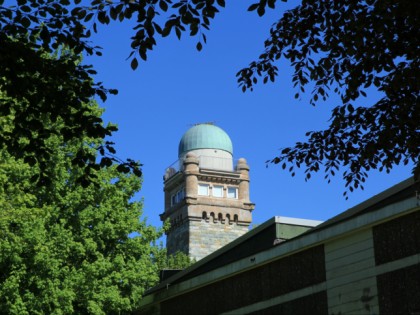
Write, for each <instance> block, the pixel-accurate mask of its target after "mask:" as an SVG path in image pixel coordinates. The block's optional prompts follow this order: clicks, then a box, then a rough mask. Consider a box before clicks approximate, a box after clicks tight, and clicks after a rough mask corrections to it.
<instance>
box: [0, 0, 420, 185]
mask: <svg viewBox="0 0 420 315" xmlns="http://www.w3.org/2000/svg"><path fill="white" fill-rule="evenodd" d="M0 3H1V4H2V6H1V7H0V41H1V45H0V49H2V51H1V54H0V58H2V59H1V60H0V78H1V79H0V84H1V88H2V90H4V91H6V93H7V95H8V96H10V97H12V98H18V99H21V100H22V101H23V103H24V104H26V105H25V106H26V107H23V108H22V111H21V113H19V115H16V120H15V127H14V128H15V129H14V130H13V131H11V133H10V134H6V135H4V136H3V132H2V133H0V143H3V144H5V145H6V147H7V149H8V151H9V153H10V154H12V155H14V156H16V157H21V156H22V157H26V161H27V162H28V163H32V164H33V163H36V164H38V165H40V166H41V168H40V170H41V178H43V179H44V180H48V176H44V175H45V174H44V175H43V173H42V171H43V169H44V167H45V164H46V163H48V158H49V156H50V152H49V150H48V148H47V147H46V146H45V140H46V139H47V138H48V137H49V135H51V134H52V131H51V130H50V129H48V126H45V125H43V123H42V119H41V117H40V115H39V114H40V113H43V114H46V115H51V117H52V118H54V117H56V116H58V117H61V118H62V119H63V120H64V121H65V122H66V125H65V126H64V127H63V129H62V130H57V131H56V132H57V133H59V134H61V135H63V136H66V137H67V138H68V139H72V138H73V137H77V135H78V134H79V133H80V132H83V133H85V134H86V135H88V136H90V137H94V138H97V139H104V137H105V136H107V135H109V134H111V133H112V131H114V129H113V127H102V124H101V121H98V120H95V119H93V118H92V117H86V115H85V114H84V113H85V109H84V108H83V103H84V101H86V99H90V98H91V97H97V98H100V99H102V100H105V99H106V97H107V94H108V93H116V91H115V90H112V89H106V88H105V87H104V86H103V85H102V83H95V82H93V81H92V80H88V77H89V75H90V74H94V73H95V72H94V69H92V68H91V67H90V66H87V65H82V64H74V62H72V60H69V59H68V57H65V58H62V57H60V58H57V59H56V60H54V61H51V60H48V61H46V60H45V59H44V58H43V57H42V56H43V52H52V51H55V50H56V49H57V48H58V47H60V45H62V44H65V45H66V46H67V47H69V49H71V50H72V51H74V52H75V53H76V54H79V53H81V54H97V55H100V54H101V50H100V47H97V46H95V45H94V44H92V42H90V37H91V34H92V33H93V32H97V30H98V25H100V24H109V23H111V22H112V21H119V22H122V21H125V20H134V21H135V25H134V27H133V35H132V37H131V48H132V52H131V54H130V56H129V58H130V59H131V67H132V68H133V69H136V68H137V67H138V65H139V59H142V60H146V59H147V55H148V53H149V52H150V51H151V50H152V49H153V48H154V46H155V45H156V39H157V38H158V37H165V36H168V35H170V34H175V36H177V37H178V38H181V36H182V34H183V33H185V32H187V33H188V34H189V35H190V36H195V37H196V38H197V46H196V47H197V49H198V50H201V49H202V47H203V44H204V43H205V42H206V31H207V30H208V29H209V27H210V24H211V20H212V19H213V18H214V17H215V15H216V14H217V13H218V12H219V10H220V9H221V8H223V7H224V6H225V1H224V0H217V1H215V0H176V1H171V0H148V1H128V0H123V1H115V2H114V1H108V0H107V1H105V0H92V1H88V2H86V3H81V2H80V0H74V1H73V2H70V1H69V0H43V1H39V0H18V1H17V4H16V5H14V6H11V7H6V6H4V5H3V3H4V2H3V1H1V0H0ZM276 4H278V1H277V0H260V1H258V2H257V3H255V4H253V5H251V6H250V7H249V10H250V11H254V10H255V11H257V13H258V14H259V15H260V16H262V15H264V14H265V12H266V10H267V9H274V8H275V6H276ZM419 29H420V28H419V8H418V5H416V2H415V1H411V0H399V1H390V0H368V1H357V0H344V1H331V0H321V1H317V0H303V1H302V3H301V4H300V5H297V6H296V7H295V8H294V9H292V10H290V11H287V12H286V13H285V14H284V15H283V16H282V17H281V18H280V19H279V21H278V22H277V23H275V24H274V25H273V27H272V28H271V30H270V37H269V38H268V39H267V40H266V42H265V51H264V52H263V53H262V54H261V56H260V58H259V59H258V60H257V61H255V62H252V63H251V64H250V65H249V67H247V68H244V69H242V70H241V71H239V72H238V74H237V76H238V82H239V85H240V87H241V88H242V89H243V90H244V91H246V90H249V89H251V90H252V88H253V86H254V85H255V84H256V83H257V82H258V80H259V79H260V78H261V79H262V81H263V82H264V83H266V82H268V81H275V78H276V77H277V75H279V72H278V69H277V66H276V61H277V60H278V59H280V58H285V59H288V60H290V62H291V64H292V66H293V67H294V75H293V78H292V81H293V83H294V85H295V87H296V88H297V90H298V92H297V93H296V97H297V98H299V96H300V93H303V92H304V91H305V88H306V87H308V86H309V87H310V88H311V89H312V93H311V100H310V103H311V104H312V105H314V104H316V103H317V102H319V101H320V100H326V99H327V98H328V97H329V94H330V93H337V94H338V95H339V96H340V97H341V103H340V104H338V105H337V106H336V107H335V108H334V110H333V111H332V116H331V124H330V126H329V128H328V129H326V130H321V131H311V132H308V133H307V137H308V138H307V140H306V142H299V143H297V144H296V145H295V146H294V147H290V148H285V149H283V150H282V151H281V153H280V155H279V156H277V157H275V158H274V159H272V160H271V162H273V163H276V164H282V165H283V168H286V167H287V168H288V169H289V170H290V171H291V172H292V175H293V174H294V170H295V168H296V167H304V168H305V172H306V179H309V178H310V176H311V174H312V173H313V172H317V171H318V170H320V169H321V168H324V169H325V172H326V178H327V179H328V180H329V178H330V176H333V175H334V174H335V172H336V171H337V170H339V169H343V168H344V169H345V172H344V173H343V176H344V179H345V181H346V185H347V186H348V187H349V190H350V191H352V190H353V189H354V188H358V187H363V182H364V181H365V179H366V177H367V171H369V170H370V169H375V168H378V169H379V170H386V171H387V172H389V171H390V170H391V169H392V167H393V166H394V165H398V164H400V163H403V164H407V163H409V162H414V164H415V165H416V170H417V172H418V170H419V159H418V156H419V153H420V152H419V147H420V145H419V132H418V123H417V122H418V121H419V115H420V114H419V106H418V94H419V80H418V76H417V69H418V68H419V57H418V56H419V47H420V45H419V43H418V38H419V35H420V34H419V32H420V31H419ZM58 77H62V78H64V80H58V81H57V78H58ZM70 78H72V79H73V78H74V79H75V81H73V83H72V85H70V86H67V85H66V84H60V83H61V81H64V82H67V81H68V79H70ZM41 79H42V80H41ZM38 86H39V88H38ZM21 87H24V88H21ZM43 88H46V90H45V93H44V90H43ZM369 88H374V89H377V90H378V91H379V92H381V93H382V94H383V97H382V98H381V99H380V100H379V101H377V102H376V103H374V104H364V105H363V106H360V105H358V104H355V102H356V100H358V99H359V98H360V97H364V96H366V93H367V90H368V89H369ZM73 91H77V93H73ZM64 100H66V101H65V103H64V104H63V102H64ZM27 110H28V115H25V113H26V111H27ZM7 112H8V104H7V103H2V104H0V113H1V115H4V114H7ZM38 130H39V131H40V132H38ZM12 135H18V136H22V137H26V138H28V139H29V140H30V142H29V144H27V145H25V146H22V145H21V144H20V143H19V141H18V140H16V138H13V137H12ZM98 150H99V152H100V153H101V154H103V159H102V161H101V163H96V162H95V161H93V160H92V159H91V156H90V155H88V154H87V155H86V154H85V153H84V152H80V154H79V155H78V158H77V159H78V160H77V161H75V163H79V164H80V165H81V164H84V165H85V172H84V175H83V178H82V182H84V183H89V181H90V180H91V177H90V174H91V169H92V168H98V167H106V166H109V165H111V164H112V163H113V162H119V163H120V165H121V166H120V170H121V171H126V172H128V171H129V170H130V167H131V168H133V169H135V170H136V172H137V173H138V174H139V175H140V174H141V172H140V169H139V166H140V165H138V164H136V163H134V162H133V161H131V160H128V161H127V162H122V161H119V160H118V159H116V158H115V156H114V155H113V154H114V152H115V150H114V149H113V147H112V143H108V144H107V145H103V146H101V147H99V148H98ZM107 154H109V155H107ZM41 182H42V181H41ZM346 193H347V192H346Z"/></svg>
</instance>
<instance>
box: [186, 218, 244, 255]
mask: <svg viewBox="0 0 420 315" xmlns="http://www.w3.org/2000/svg"><path fill="white" fill-rule="evenodd" d="M212 221H213V220H212V219H211V218H210V219H208V220H204V219H203V220H201V221H190V222H189V231H190V238H189V249H190V255H191V257H192V258H194V259H196V260H200V259H202V258H204V257H206V256H207V255H209V254H211V253H213V252H215V251H216V250H218V249H219V248H221V247H223V246H225V245H227V244H229V243H230V242H232V241H233V240H235V239H237V238H238V237H240V236H242V235H244V234H245V233H246V232H248V226H241V225H238V224H236V223H234V222H228V221H227V220H223V221H221V220H217V221H216V222H212Z"/></svg>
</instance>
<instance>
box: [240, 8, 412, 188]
mask: <svg viewBox="0 0 420 315" xmlns="http://www.w3.org/2000/svg"><path fill="white" fill-rule="evenodd" d="M276 2H277V1H275V0H268V1H267V0H261V1H259V2H258V3H255V4H253V5H251V6H250V7H249V10H250V11H253V10H256V11H257V13H258V14H259V15H263V14H264V13H265V10H266V9H267V8H274V6H275V4H276ZM419 39H420V7H419V6H418V4H416V3H415V2H413V1H410V0H399V1H387V0H377V1H374V0H369V1H357V0H346V1H329V0H321V1H318V0H307V1H302V4H300V5H298V6H297V7H295V8H294V9H292V10H290V11H287V12H286V13H285V14H284V15H283V17H282V18H281V19H280V20H279V21H278V22H277V23H275V24H274V25H273V26H272V28H271V30H270V37H269V38H268V39H267V40H266V41H265V51H264V52H263V53H262V54H261V56H259V59H258V60H257V61H255V62H252V63H251V64H250V65H249V67H247V68H244V69H242V70H241V71H239V72H238V74H237V77H238V82H239V84H240V86H241V87H242V90H243V91H246V90H247V89H251V90H252V88H253V86H254V85H255V84H256V83H257V82H258V80H259V78H262V80H263V82H264V83H266V82H268V81H274V80H275V78H276V76H277V75H278V68H277V67H276V61H277V60H279V59H280V58H285V59H287V60H289V61H290V62H291V65H292V67H294V74H293V78H292V81H293V83H294V86H295V87H296V88H297V89H298V92H297V93H296V95H295V96H296V98H299V95H300V93H301V92H305V87H306V86H309V87H310V88H311V89H312V92H311V99H310V103H311V104H312V105H315V104H316V103H317V101H319V100H324V101H325V100H326V99H327V98H328V96H329V93H331V92H333V93H337V94H338V95H339V96H340V97H341V103H340V104H338V105H337V106H336V107H335V108H334V109H333V111H332V115H331V119H330V121H331V123H330V126H329V128H328V129H326V130H322V131H310V132H308V133H307V134H306V136H307V137H308V139H307V141H306V142H298V143H296V145H295V146H294V147H289V148H284V149H283V150H282V151H281V154H280V155H279V156H277V157H275V158H274V159H272V160H271V162H272V163H275V164H279V163H281V164H282V167H283V168H286V167H287V165H288V164H289V166H290V167H289V170H290V172H292V175H294V167H298V168H299V167H301V166H302V167H304V168H305V173H306V179H309V178H310V177H311V173H313V172H317V171H318V170H320V168H321V167H323V168H325V173H326V175H325V178H326V179H328V180H329V178H330V176H334V174H335V172H336V171H337V170H339V168H344V169H345V171H344V173H343V177H344V179H345V181H346V187H347V186H348V187H349V190H350V191H353V189H355V188H358V187H361V188H362V189H363V182H365V180H366V178H367V176H368V174H367V171H369V170H370V169H379V170H380V171H382V170H385V171H386V172H389V171H390V170H391V169H392V167H393V166H394V165H398V164H400V163H403V164H405V165H407V164H408V163H410V162H411V163H414V164H415V169H414V170H413V171H414V173H415V176H418V174H419V172H420V161H419V156H420V124H419V122H420V104H419V91H420V80H419V75H418V74H419V70H418V69H419V66H420V43H419ZM369 87H374V88H375V89H377V90H378V91H380V92H381V93H382V98H381V99H380V100H379V101H377V102H376V103H373V104H364V105H363V106H355V104H354V103H355V102H356V100H357V99H358V98H359V97H361V96H362V97H365V96H366V92H367V89H368V88H369ZM344 195H347V191H346V192H345V193H344Z"/></svg>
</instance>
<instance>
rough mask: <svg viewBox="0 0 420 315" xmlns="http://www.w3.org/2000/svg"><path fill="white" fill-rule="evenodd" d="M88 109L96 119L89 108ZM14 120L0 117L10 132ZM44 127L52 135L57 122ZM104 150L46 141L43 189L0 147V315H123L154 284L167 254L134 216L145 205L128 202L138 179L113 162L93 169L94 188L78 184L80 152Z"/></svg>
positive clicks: (88, 142) (86, 142)
mask: <svg viewBox="0 0 420 315" xmlns="http://www.w3.org/2000/svg"><path fill="white" fill-rule="evenodd" d="M8 102H9V103H11V104H15V105H16V106H18V105H17V104H18V103H17V102H14V101H13V100H10V99H9V100H8ZM16 106H15V107H16ZM86 112H87V113H88V114H89V115H92V116H96V117H100V114H101V111H100V110H99V109H98V108H97V107H96V106H94V105H92V104H90V105H87V106H86ZM13 115H14V109H13V108H12V109H11V113H10V114H9V115H8V116H5V117H2V118H0V122H1V124H2V126H3V127H4V128H5V129H6V130H9V129H11V128H13V126H12V125H13V119H14V117H13ZM45 119H46V120H47V118H45ZM44 123H45V124H46V125H49V126H50V128H52V129H53V128H54V127H55V126H57V125H61V124H63V121H61V120H60V119H58V120H57V121H56V122H52V121H51V120H49V121H44ZM22 141H23V142H24V141H27V140H26V139H23V140H22ZM100 144H101V143H99V142H98V140H95V139H94V140H92V139H89V138H87V137H80V139H72V140H71V141H64V139H63V136H62V135H55V136H51V137H49V138H48V140H47V141H46V145H47V146H48V148H49V149H50V150H51V153H50V159H49V161H50V164H49V165H46V173H47V174H48V176H49V178H50V181H49V184H48V185H37V184H36V183H34V182H32V181H31V177H32V176H34V174H35V175H36V174H37V172H38V170H37V169H36V168H37V167H39V166H38V165H34V166H33V167H31V166H30V165H29V164H27V163H25V162H24V161H23V159H22V158H21V159H18V158H16V157H13V156H12V155H10V154H9V153H8V151H7V150H6V149H5V148H4V146H2V147H1V149H0V209H2V211H1V214H0V313H1V314H20V315H21V314H128V313H130V311H132V310H133V309H135V308H137V307H138V303H139V301H140V300H141V298H142V295H143V293H144V292H145V290H146V289H148V288H150V287H152V286H153V285H155V284H156V283H157V281H158V269H159V266H160V265H162V264H163V263H162V262H161V261H160V260H161V259H162V257H164V256H163V255H164V253H165V252H166V251H165V250H164V249H162V248H161V246H157V245H156V244H155V243H156V240H157V239H158V238H159V237H160V236H161V235H162V233H161V232H162V231H161V230H157V229H155V228H154V227H152V226H150V225H148V224H147V223H146V221H145V220H144V219H140V217H141V216H142V203H141V202H139V201H133V200H132V198H133V196H134V194H135V193H136V192H137V191H138V190H139V189H140V187H141V179H140V178H139V177H137V176H135V175H134V174H132V173H131V172H129V173H121V172H118V171H117V167H118V166H117V165H112V166H110V167H108V168H99V169H98V170H94V169H92V170H91V171H92V172H93V173H94V174H93V175H94V176H95V177H96V185H89V186H88V187H86V188H83V187H82V186H81V185H80V184H79V183H78V182H77V179H78V178H79V177H80V174H82V173H83V172H84V169H83V167H79V166H78V165H77V164H75V163H74V162H73V161H74V156H75V155H76V154H77V152H79V151H80V150H81V149H83V150H86V151H88V152H89V154H93V155H94V156H95V155H96V154H97V152H96V150H95V147H96V146H97V145H100Z"/></svg>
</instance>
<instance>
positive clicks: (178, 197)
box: [176, 188, 184, 203]
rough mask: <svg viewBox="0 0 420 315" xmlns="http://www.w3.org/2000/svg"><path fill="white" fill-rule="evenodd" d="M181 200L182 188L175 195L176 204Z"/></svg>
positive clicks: (182, 197) (182, 196) (182, 195)
mask: <svg viewBox="0 0 420 315" xmlns="http://www.w3.org/2000/svg"><path fill="white" fill-rule="evenodd" d="M183 199H184V188H182V189H181V190H179V191H178V192H177V193H176V203H178V202H181V201H182V200H183Z"/></svg>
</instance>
